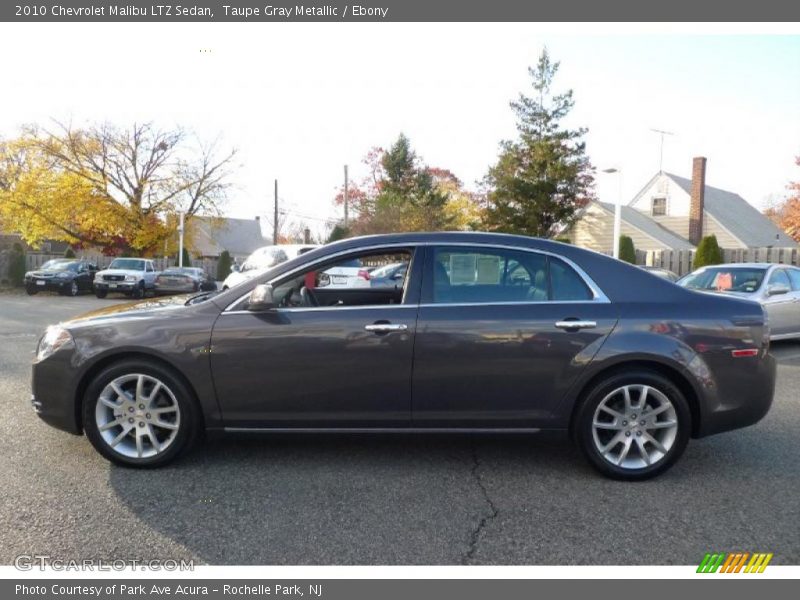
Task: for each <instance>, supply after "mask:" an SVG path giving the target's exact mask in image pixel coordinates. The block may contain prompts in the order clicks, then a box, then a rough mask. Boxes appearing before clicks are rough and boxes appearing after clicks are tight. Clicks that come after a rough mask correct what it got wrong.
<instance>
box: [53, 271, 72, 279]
mask: <svg viewBox="0 0 800 600" xmlns="http://www.w3.org/2000/svg"><path fill="white" fill-rule="evenodd" d="M56 277H58V278H59V279H67V278H68V277H69V273H66V272H63V271H62V272H61V273H59V274H58V275H56Z"/></svg>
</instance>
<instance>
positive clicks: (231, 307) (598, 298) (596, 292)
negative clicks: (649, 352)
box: [221, 242, 611, 315]
mask: <svg viewBox="0 0 800 600" xmlns="http://www.w3.org/2000/svg"><path fill="white" fill-rule="evenodd" d="M433 246H441V247H445V248H453V247H464V248H474V247H478V248H487V249H496V250H515V251H517V252H530V253H533V254H543V255H545V256H552V257H553V258H557V259H558V260H561V261H564V262H565V263H566V264H567V265H569V266H570V267H571V268H572V269H574V270H575V272H576V273H577V274H578V276H579V277H580V278H581V279H582V280H583V282H584V283H585V284H586V286H587V287H588V288H589V290H590V291H591V292H592V295H593V297H592V299H590V300H542V301H537V302H532V301H523V302H458V303H442V304H437V303H423V304H379V305H375V306H308V307H294V308H280V309H277V310H278V311H281V312H284V311H290V312H293V311H320V310H352V309H365V308H398V307H403V306H404V307H415V308H416V307H420V306H424V307H431V306H504V305H517V306H519V305H525V304H610V303H611V300H609V298H608V296H606V295H605V293H604V292H603V290H602V289H601V288H600V286H598V285H597V284H596V283H595V282H594V280H593V279H592V278H591V277H589V275H588V274H587V273H586V271H584V270H583V269H582V268H581V267H579V266H578V265H577V264H575V262H573V261H572V260H571V259H569V258H567V257H566V256H563V255H561V254H557V253H555V252H549V251H547V250H539V249H537V248H525V247H519V246H510V245H507V244H491V243H486V242H409V243H408V244H380V245H377V246H365V247H363V248H350V249H348V250H342V251H340V252H336V253H334V254H329V255H327V256H324V257H321V258H318V259H316V260H314V261H312V262H310V263H305V264H303V265H300V266H298V267H295V268H294V269H292V270H290V271H287V272H286V273H283V274H281V275H279V276H278V277H275V278H273V279H270V280H269V281H267V282H265V283H269V284H271V285H274V283H275V282H276V281H278V280H282V279H284V278H291V276H292V275H294V274H295V273H299V272H300V271H304V270H306V269H307V268H309V267H313V266H314V265H316V264H319V263H323V262H327V261H328V260H330V259H333V258H336V257H338V256H344V255H346V254H355V253H358V252H362V251H363V252H369V251H372V250H391V249H401V248H413V249H415V250H416V249H417V248H422V247H433ZM249 296H250V292H247V293H246V294H243V295H242V296H240V297H239V298H237V299H236V300H234V301H233V302H231V303H230V304H228V305H227V306H226V307H225V308H224V309H223V311H222V313H221V314H223V315H226V314H245V313H246V314H253V313H251V312H250V311H249V310H242V309H237V308H235V307H236V305H238V304H240V303H242V302H244V301H245V300H246V299H247V298H248V297H249Z"/></svg>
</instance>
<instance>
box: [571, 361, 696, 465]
mask: <svg viewBox="0 0 800 600" xmlns="http://www.w3.org/2000/svg"><path fill="white" fill-rule="evenodd" d="M575 428H576V429H575V433H576V437H577V441H578V443H579V445H580V447H581V450H582V451H583V453H584V455H585V456H586V458H587V459H588V460H589V462H590V463H591V464H592V465H593V466H594V467H595V468H597V469H598V470H599V471H600V472H601V473H603V474H604V475H606V476H608V477H612V478H615V479H626V480H641V479H648V478H650V477H655V476H656V475H658V474H660V473H663V472H664V471H666V470H667V469H669V468H670V467H671V466H672V465H673V464H674V463H675V461H676V460H678V458H679V457H680V455H681V454H683V451H684V450H685V449H686V444H687V443H688V441H689V433H690V429H691V413H690V411H689V405H688V403H687V402H686V398H684V396H683V394H682V393H681V391H680V390H679V389H678V388H677V387H676V386H675V385H674V384H673V383H672V382H671V381H670V380H669V379H667V378H666V377H664V376H662V375H660V374H658V373H655V372H652V371H647V370H637V371H632V372H628V373H620V374H617V375H613V376H611V377H608V378H606V379H604V380H602V381H600V382H598V383H597V384H596V385H594V386H593V388H592V389H591V390H590V391H589V393H588V395H587V396H586V398H585V400H584V402H583V403H582V405H581V406H580V408H579V412H578V414H577V416H576V420H575Z"/></svg>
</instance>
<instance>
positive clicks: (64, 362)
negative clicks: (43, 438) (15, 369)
mask: <svg viewBox="0 0 800 600" xmlns="http://www.w3.org/2000/svg"><path fill="white" fill-rule="evenodd" d="M73 354H74V353H73V352H72V351H69V350H63V351H59V352H56V353H55V354H53V355H52V356H50V357H48V358H46V359H45V360H43V361H41V362H35V363H33V368H32V373H31V375H32V377H31V405H32V406H33V410H34V411H35V412H36V414H37V415H39V418H41V419H42V420H43V421H44V422H45V423H47V424H48V425H51V426H52V427H55V428H56V429H61V430H62V431H68V432H69V433H72V434H75V435H80V434H81V433H82V430H81V427H80V419H79V415H78V411H77V406H76V403H75V397H76V389H77V383H78V374H77V370H76V369H75V368H74V367H73V366H72V365H71V358H72V356H73Z"/></svg>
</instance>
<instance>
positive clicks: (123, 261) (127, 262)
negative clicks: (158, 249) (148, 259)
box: [108, 258, 144, 271]
mask: <svg viewBox="0 0 800 600" xmlns="http://www.w3.org/2000/svg"><path fill="white" fill-rule="evenodd" d="M108 268H109V269H123V270H127V271H144V261H143V260H137V259H135V258H115V259H114V260H112V261H111V264H110V265H109V266H108Z"/></svg>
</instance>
